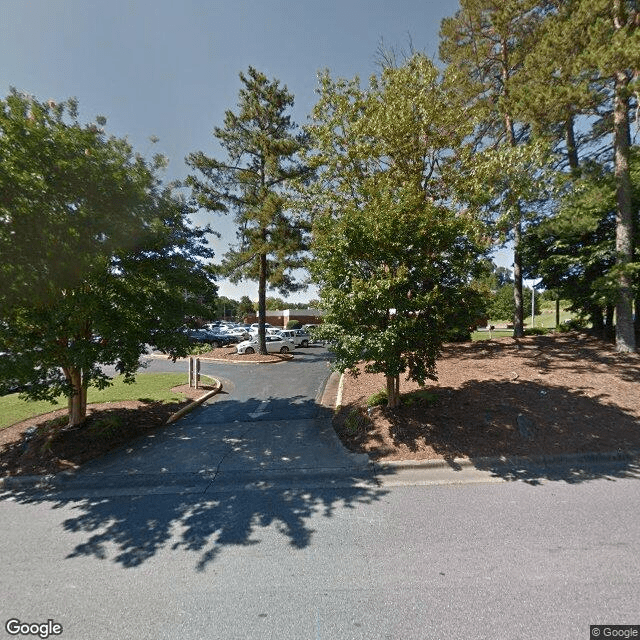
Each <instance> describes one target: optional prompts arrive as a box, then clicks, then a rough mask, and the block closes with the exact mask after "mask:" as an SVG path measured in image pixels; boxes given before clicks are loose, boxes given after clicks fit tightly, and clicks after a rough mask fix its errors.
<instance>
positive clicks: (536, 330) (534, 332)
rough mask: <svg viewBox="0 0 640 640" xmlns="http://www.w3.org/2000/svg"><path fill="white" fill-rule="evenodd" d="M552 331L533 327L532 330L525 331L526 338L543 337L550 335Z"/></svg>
mask: <svg viewBox="0 0 640 640" xmlns="http://www.w3.org/2000/svg"><path fill="white" fill-rule="evenodd" d="M551 331H552V329H545V328H544V327H531V328H530V329H525V330H524V335H525V336H543V335H545V334H547V333H550V332H551Z"/></svg>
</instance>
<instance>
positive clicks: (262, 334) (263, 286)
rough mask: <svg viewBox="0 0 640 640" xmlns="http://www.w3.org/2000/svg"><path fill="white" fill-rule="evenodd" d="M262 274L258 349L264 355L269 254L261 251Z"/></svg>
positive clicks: (260, 277) (259, 286)
mask: <svg viewBox="0 0 640 640" xmlns="http://www.w3.org/2000/svg"><path fill="white" fill-rule="evenodd" d="M259 260H260V275H259V279H258V351H259V353H261V354H262V355H266V354H267V343H266V340H265V333H266V332H265V326H264V324H265V322H266V321H267V255H266V254H265V253H261V254H260V256H259Z"/></svg>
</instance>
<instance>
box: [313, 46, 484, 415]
mask: <svg viewBox="0 0 640 640" xmlns="http://www.w3.org/2000/svg"><path fill="white" fill-rule="evenodd" d="M437 75H438V74H437V71H436V69H435V68H434V67H433V65H432V64H431V62H430V61H429V60H428V59H427V58H425V57H424V56H421V55H416V56H414V57H412V58H411V59H410V60H409V61H407V63H406V64H405V65H404V66H403V67H400V68H393V69H385V70H384V71H383V73H382V74H381V76H380V77H379V78H372V79H371V82H370V86H369V88H368V89H367V90H363V89H361V88H360V87H359V83H358V81H357V80H354V81H344V80H338V81H335V82H334V81H332V80H331V79H330V78H329V76H328V74H325V75H324V76H322V78H321V97H320V101H319V102H318V104H317V105H316V107H315V109H314V112H313V116H314V122H313V124H312V125H311V126H310V127H309V128H308V133H309V135H310V137H311V139H312V142H313V144H314V146H315V148H316V149H317V152H316V154H315V155H314V156H313V157H312V158H311V159H310V161H312V162H313V163H314V166H315V167H316V168H317V175H318V179H317V180H316V181H315V182H313V183H312V184H311V185H309V187H308V188H307V189H306V191H305V197H306V198H307V201H308V202H309V203H310V206H311V207H312V208H313V210H314V211H315V212H316V214H315V220H314V240H313V252H314V261H313V264H312V274H313V276H314V278H315V280H316V282H317V283H318V284H319V287H320V294H321V307H322V308H323V309H324V311H325V318H324V322H323V324H322V325H321V326H320V327H318V329H317V330H316V331H315V332H314V333H315V336H317V337H318V338H320V339H325V340H329V341H330V342H331V343H332V350H333V351H334V353H335V354H336V361H335V365H334V366H335V368H336V369H337V370H339V371H345V370H352V371H353V370H355V366H356V364H357V363H358V362H359V361H360V360H361V359H363V360H365V361H366V362H367V366H366V369H367V371H371V372H381V373H384V374H385V375H386V376H387V379H388V381H389V380H390V379H396V378H397V377H398V376H399V375H400V374H401V373H403V372H408V375H409V377H410V378H412V379H414V380H417V381H419V382H424V380H425V379H427V378H431V379H434V378H435V361H436V358H437V355H438V354H439V350H440V346H441V343H442V341H443V339H444V336H445V331H446V329H447V327H448V326H450V325H451V324H452V323H453V324H455V319H456V317H458V316H459V314H460V310H462V309H465V308H466V307H472V306H473V304H474V302H475V300H476V297H475V294H474V292H473V290H472V288H471V287H470V285H469V284H468V283H469V280H470V275H471V274H472V273H473V272H474V270H475V269H476V266H477V264H478V263H477V261H476V258H477V255H478V251H479V249H478V246H477V244H476V236H475V231H476V229H475V227H474V224H473V220H472V219H471V218H470V217H469V216H466V215H455V213H454V212H453V211H452V210H451V209H449V208H448V206H447V205H446V203H445V202H443V201H441V195H442V193H443V186H444V181H443V176H442V174H441V173H440V167H441V163H442V162H443V161H444V160H445V156H446V155H447V149H449V148H450V146H451V145H452V144H454V143H455V140H456V139H459V136H461V135H463V133H462V132H461V128H460V126H459V124H460V122H459V114H458V113H454V112H453V110H452V109H451V108H450V105H451V102H452V101H453V102H455V100H454V98H453V96H449V95H448V94H446V93H445V92H444V91H443V90H442V87H441V86H440V84H439V83H438V79H437ZM364 114H366V117H363V115H364ZM397 400H398V398H397V394H396V393H394V397H391V396H390V397H389V404H390V405H391V406H394V405H395V404H396V403H397Z"/></svg>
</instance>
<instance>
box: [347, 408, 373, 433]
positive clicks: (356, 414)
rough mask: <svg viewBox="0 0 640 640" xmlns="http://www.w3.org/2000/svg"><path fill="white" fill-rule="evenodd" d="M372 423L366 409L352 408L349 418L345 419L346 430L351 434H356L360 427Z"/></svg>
mask: <svg viewBox="0 0 640 640" xmlns="http://www.w3.org/2000/svg"><path fill="white" fill-rule="evenodd" d="M370 423H371V419H370V418H369V416H368V415H367V414H366V413H365V411H364V409H362V408H359V409H351V411H349V415H348V416H347V419H346V420H345V421H344V428H345V431H346V432H347V433H348V434H350V435H354V434H356V433H357V432H358V431H359V430H360V429H362V428H364V427H366V426H367V425H369V424H370Z"/></svg>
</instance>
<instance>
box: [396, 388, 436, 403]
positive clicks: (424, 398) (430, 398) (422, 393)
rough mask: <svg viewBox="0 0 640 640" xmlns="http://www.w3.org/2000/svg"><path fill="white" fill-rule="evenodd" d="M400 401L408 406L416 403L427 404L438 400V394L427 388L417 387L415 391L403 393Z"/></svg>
mask: <svg viewBox="0 0 640 640" xmlns="http://www.w3.org/2000/svg"><path fill="white" fill-rule="evenodd" d="M401 402H402V404H405V405H407V406H408V407H410V406H411V405H412V404H416V403H419V404H424V405H427V406H429V405H432V404H435V403H436V402H438V396H437V395H436V394H435V393H433V391H429V390H428V389H417V390H416V391H411V392H410V393H405V394H404V395H403V396H402V398H401Z"/></svg>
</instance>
